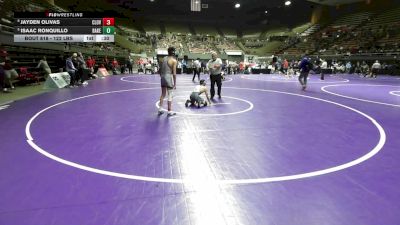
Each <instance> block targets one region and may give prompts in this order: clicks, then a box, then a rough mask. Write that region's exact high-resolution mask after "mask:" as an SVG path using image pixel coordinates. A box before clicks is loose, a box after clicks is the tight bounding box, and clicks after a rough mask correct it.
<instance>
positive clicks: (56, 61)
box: [55, 55, 65, 72]
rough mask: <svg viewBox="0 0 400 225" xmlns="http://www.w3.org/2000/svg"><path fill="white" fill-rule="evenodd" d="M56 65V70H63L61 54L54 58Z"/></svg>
mask: <svg viewBox="0 0 400 225" xmlns="http://www.w3.org/2000/svg"><path fill="white" fill-rule="evenodd" d="M55 63H56V66H57V68H58V72H63V71H64V68H65V60H64V57H63V56H62V55H58V56H57V57H56V60H55Z"/></svg>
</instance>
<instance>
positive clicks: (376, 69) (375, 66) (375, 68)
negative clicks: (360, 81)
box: [371, 60, 382, 78]
mask: <svg viewBox="0 0 400 225" xmlns="http://www.w3.org/2000/svg"><path fill="white" fill-rule="evenodd" d="M381 68H382V67H381V64H380V63H379V61H378V60H376V61H375V63H374V64H372V66H371V77H372V78H376V77H377V76H378V73H379V72H380V69H381Z"/></svg>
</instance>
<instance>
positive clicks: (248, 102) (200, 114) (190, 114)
mask: <svg viewBox="0 0 400 225" xmlns="http://www.w3.org/2000/svg"><path fill="white" fill-rule="evenodd" d="M227 88H228V87H227ZM174 98H185V96H175V97H174ZM223 98H229V99H235V100H238V101H241V102H245V103H247V104H248V105H249V107H247V108H246V109H244V110H241V111H237V112H231V113H189V112H178V111H173V110H172V111H171V112H174V113H176V114H177V115H185V116H202V117H204V116H231V115H236V114H241V113H245V112H248V111H250V110H252V109H253V108H254V105H253V103H252V102H250V101H247V100H245V99H241V98H236V97H230V96H225V95H224V96H223ZM159 102H160V101H157V102H156V103H155V106H156V108H157V109H158V108H159V107H158V104H159ZM162 110H163V111H165V112H167V110H166V109H162Z"/></svg>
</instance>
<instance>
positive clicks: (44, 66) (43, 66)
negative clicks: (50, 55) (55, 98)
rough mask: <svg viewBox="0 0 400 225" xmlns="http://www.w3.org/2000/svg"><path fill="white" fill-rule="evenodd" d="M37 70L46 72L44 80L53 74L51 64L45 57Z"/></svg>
mask: <svg viewBox="0 0 400 225" xmlns="http://www.w3.org/2000/svg"><path fill="white" fill-rule="evenodd" d="M36 68H40V69H42V70H43V72H44V79H47V77H49V74H51V69H50V66H49V64H48V63H47V60H46V56H43V58H42V59H41V60H40V61H39V64H38V65H37V66H36Z"/></svg>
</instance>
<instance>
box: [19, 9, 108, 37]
mask: <svg viewBox="0 0 400 225" xmlns="http://www.w3.org/2000/svg"><path fill="white" fill-rule="evenodd" d="M14 18H15V20H14V21H15V22H14V42H114V34H115V28H114V25H115V21H114V18H113V17H100V16H99V13H90V12H77V13H70V12H62V13H51V12H23V13H22V12H15V13H14Z"/></svg>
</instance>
